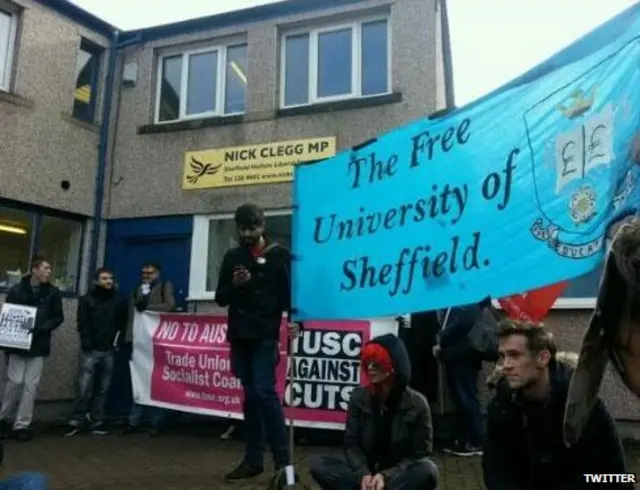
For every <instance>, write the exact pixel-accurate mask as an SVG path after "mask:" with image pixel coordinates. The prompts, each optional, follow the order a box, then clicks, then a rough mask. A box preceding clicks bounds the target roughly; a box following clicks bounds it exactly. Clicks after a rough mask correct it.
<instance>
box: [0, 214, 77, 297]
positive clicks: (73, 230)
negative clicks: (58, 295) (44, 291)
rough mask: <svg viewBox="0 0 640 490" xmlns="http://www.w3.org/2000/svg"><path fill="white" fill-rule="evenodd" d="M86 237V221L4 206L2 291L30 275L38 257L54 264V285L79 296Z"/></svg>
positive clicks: (0, 262)
mask: <svg viewBox="0 0 640 490" xmlns="http://www.w3.org/2000/svg"><path fill="white" fill-rule="evenodd" d="M83 236H84V226H83V221H79V220H74V219H63V218H59V217H52V216H49V215H43V214H40V213H31V212H27V211H22V210H17V209H14V208H11V207H5V206H0V289H3V288H9V287H11V286H13V285H14V284H16V283H17V282H19V281H20V279H21V277H22V276H23V275H25V274H27V273H29V266H30V261H31V257H33V255H34V254H36V253H38V254H41V255H43V256H44V257H45V258H46V259H47V260H48V261H49V262H50V263H51V266H52V269H53V272H52V276H51V282H52V283H53V284H54V285H55V286H57V287H58V288H59V289H60V290H61V291H64V292H67V293H73V292H75V291H76V288H77V283H78V271H79V270H80V255H81V250H82V240H83Z"/></svg>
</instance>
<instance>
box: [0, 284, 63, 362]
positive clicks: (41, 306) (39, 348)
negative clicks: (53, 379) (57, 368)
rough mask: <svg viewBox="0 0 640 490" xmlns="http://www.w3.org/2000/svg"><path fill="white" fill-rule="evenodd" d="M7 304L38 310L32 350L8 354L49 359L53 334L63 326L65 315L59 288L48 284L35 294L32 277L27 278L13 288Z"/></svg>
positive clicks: (11, 351) (6, 300)
mask: <svg viewBox="0 0 640 490" xmlns="http://www.w3.org/2000/svg"><path fill="white" fill-rule="evenodd" d="M5 302H7V303H11V304H14V305H23V306H33V307H36V308H37V309H38V313H37V314H36V321H35V323H34V326H33V339H32V341H31V349H29V350H28V351H24V350H20V349H6V352H7V353H10V354H18V355H21V356H25V357H47V356H49V355H50V354H51V332H53V331H54V330H55V329H56V328H58V327H59V326H60V325H62V322H64V313H63V311H62V296H61V295H60V291H59V290H58V288H57V287H55V286H53V285H51V284H49V283H46V284H41V285H40V286H39V287H38V291H37V292H35V291H34V290H33V288H32V287H31V276H30V275H28V276H25V277H23V278H22V280H21V281H20V282H19V283H18V284H16V285H15V286H13V287H12V288H11V289H10V290H9V293H8V294H7V298H6V299H5Z"/></svg>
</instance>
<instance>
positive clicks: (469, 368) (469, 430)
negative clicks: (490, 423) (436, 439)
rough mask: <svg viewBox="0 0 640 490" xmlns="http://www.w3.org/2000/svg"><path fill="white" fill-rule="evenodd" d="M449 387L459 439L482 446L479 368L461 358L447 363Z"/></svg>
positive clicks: (446, 370) (446, 371) (464, 442)
mask: <svg viewBox="0 0 640 490" xmlns="http://www.w3.org/2000/svg"><path fill="white" fill-rule="evenodd" d="M445 375H446V378H447V388H448V389H449V396H450V397H451V402H452V403H453V406H454V408H455V411H456V414H455V415H456V432H457V434H456V435H457V437H456V438H457V440H458V441H459V442H460V443H461V444H470V445H472V446H476V447H478V446H481V445H482V442H483V418H482V410H481V408H480V400H478V369H477V366H476V365H474V364H465V363H463V362H460V360H458V361H456V362H455V363H450V364H446V365H445Z"/></svg>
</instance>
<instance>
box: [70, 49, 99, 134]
mask: <svg viewBox="0 0 640 490" xmlns="http://www.w3.org/2000/svg"><path fill="white" fill-rule="evenodd" d="M101 54H102V48H99V47H97V46H94V45H91V44H90V43H87V42H85V41H82V43H81V44H80V51H79V52H78V58H77V61H76V78H75V80H76V85H75V90H74V93H73V113H72V114H73V117H75V118H77V119H80V120H82V121H87V122H94V120H95V117H96V102H97V97H98V80H99V76H100V57H101Z"/></svg>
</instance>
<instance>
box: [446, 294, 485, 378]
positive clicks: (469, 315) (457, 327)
mask: <svg viewBox="0 0 640 490" xmlns="http://www.w3.org/2000/svg"><path fill="white" fill-rule="evenodd" d="M446 311H447V310H440V311H439V312H438V318H439V320H440V322H441V325H440V326H441V327H443V329H442V331H441V333H440V349H441V350H440V355H439V359H440V360H441V361H442V362H443V363H445V364H446V363H459V362H465V363H466V364H471V365H473V366H474V367H476V368H478V369H480V367H481V363H480V360H479V359H478V358H477V357H476V355H475V352H474V351H473V349H472V348H471V345H470V343H469V332H470V331H471V327H473V326H474V325H475V324H476V322H478V321H479V319H480V318H481V316H482V309H481V308H480V306H479V305H477V304H471V305H466V306H459V307H455V308H451V312H450V313H449V318H448V320H447V324H446V325H444V324H443V323H444V318H445V317H446Z"/></svg>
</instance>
